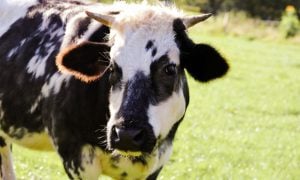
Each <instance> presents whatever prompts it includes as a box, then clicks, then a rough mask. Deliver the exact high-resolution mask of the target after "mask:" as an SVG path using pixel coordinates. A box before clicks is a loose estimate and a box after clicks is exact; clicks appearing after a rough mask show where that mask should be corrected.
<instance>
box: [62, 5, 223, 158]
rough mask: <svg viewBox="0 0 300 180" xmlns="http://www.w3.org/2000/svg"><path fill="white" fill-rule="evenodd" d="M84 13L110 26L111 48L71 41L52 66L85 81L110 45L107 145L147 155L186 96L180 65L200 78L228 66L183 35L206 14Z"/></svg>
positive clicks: (173, 123) (160, 10)
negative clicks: (72, 43)
mask: <svg viewBox="0 0 300 180" xmlns="http://www.w3.org/2000/svg"><path fill="white" fill-rule="evenodd" d="M87 15H88V16H89V17H91V18H93V19H95V20H97V21H99V22H101V23H102V24H104V25H106V26H109V27H110V28H111V30H110V43H111V47H108V46H107V45H105V44H97V43H91V42H86V43H83V44H79V45H75V46H72V47H70V48H68V49H67V50H65V52H63V53H61V54H60V55H59V56H58V59H57V64H58V66H59V68H60V70H62V71H67V72H69V73H71V74H73V75H74V76H75V77H77V78H79V79H81V80H83V81H85V82H90V81H95V80H97V79H99V78H100V77H101V76H102V74H103V73H104V72H105V71H106V70H107V69H108V66H107V65H104V64H102V63H101V60H103V59H105V58H107V57H108V56H107V55H106V56H105V53H106V52H108V49H109V48H110V52H109V55H110V62H111V63H110V65H109V66H110V69H111V71H109V73H110V80H109V81H110V84H111V90H110V101H109V102H110V105H109V109H110V114H111V117H110V119H109V122H108V124H107V138H108V139H107V140H108V146H109V148H110V149H112V150H116V151H117V152H122V153H124V152H125V153H126V154H127V155H133V156H139V155H141V154H143V153H150V152H152V151H153V150H154V149H155V148H156V147H157V145H158V144H160V143H161V141H163V140H165V139H168V138H169V139H172V138H173V136H174V134H175V131H176V128H177V126H178V124H179V122H180V120H181V119H182V118H183V116H184V114H185V111H186V108H187V105H188V101H189V100H188V98H189V95H188V88H187V82H186V77H185V72H184V69H186V70H187V72H189V74H190V75H191V76H192V77H193V78H195V79H196V80H198V81H202V82H206V81H209V80H212V79H215V78H218V77H221V76H223V75H224V74H225V73H226V72H227V70H228V65H227V63H226V62H225V60H224V59H223V58H222V57H221V55H220V54H219V53H218V52H217V51H216V50H215V49H214V48H212V47H211V46H209V45H206V44H195V43H194V42H193V41H192V40H191V39H189V37H188V36H187V34H186V29H187V28H189V27H191V26H193V25H194V24H196V23H198V22H200V21H203V20H205V19H206V18H208V17H209V16H210V15H209V14H205V15H199V16H192V17H186V16H183V15H181V14H180V13H178V11H176V10H173V9H172V10H170V9H168V8H165V7H152V6H146V5H141V6H137V7H135V9H134V10H133V9H130V8H129V9H126V8H125V9H124V10H123V11H122V12H120V13H114V15H107V14H97V13H91V12H87ZM83 51H85V52H88V53H81V52H83ZM81 54H88V56H86V57H83V56H82V55H81ZM99 60H100V61H99ZM107 72H108V71H107Z"/></svg>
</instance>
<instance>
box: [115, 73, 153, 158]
mask: <svg viewBox="0 0 300 180" xmlns="http://www.w3.org/2000/svg"><path fill="white" fill-rule="evenodd" d="M152 93H153V92H152V89H151V81H150V79H149V78H147V77H146V76H145V75H144V74H143V73H142V72H138V73H137V74H136V75H135V76H134V78H133V79H132V80H130V81H128V82H127V83H126V86H125V90H124V95H123V100H122V104H121V107H120V109H119V111H118V113H117V116H116V118H117V119H119V118H121V117H122V118H123V121H122V122H120V123H119V124H117V125H116V126H118V127H119V128H122V129H125V130H126V129H128V130H129V129H140V130H141V131H142V134H144V136H143V142H142V143H140V144H139V146H140V151H142V152H148V153H150V152H151V151H152V149H153V148H154V145H155V143H156V139H155V136H154V132H153V130H152V126H151V125H150V124H149V123H148V119H149V118H148V115H147V110H148V107H149V103H150V98H151V97H153V95H152ZM112 135H113V134H112ZM124 148H126V147H124Z"/></svg>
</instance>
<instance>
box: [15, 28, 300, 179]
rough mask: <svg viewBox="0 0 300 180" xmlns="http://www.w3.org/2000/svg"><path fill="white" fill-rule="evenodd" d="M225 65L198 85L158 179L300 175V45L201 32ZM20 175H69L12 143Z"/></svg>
mask: <svg viewBox="0 0 300 180" xmlns="http://www.w3.org/2000/svg"><path fill="white" fill-rule="evenodd" d="M199 28H201V27H198V28H194V29H193V30H192V31H191V35H192V37H193V39H194V40H195V41H197V42H207V43H209V44H212V45H214V46H215V47H217V49H219V50H220V51H221V52H222V54H224V56H225V57H227V58H228V60H229V62H230V65H231V70H230V72H229V74H228V75H227V76H226V77H225V78H223V79H220V80H217V81H214V82H211V83H208V84H200V83H196V82H195V81H194V80H192V79H191V78H190V79H189V80H190V81H189V82H190V91H191V95H190V96H191V103H190V106H189V109H188V111H187V114H186V118H185V120H184V122H183V123H182V124H181V126H180V128H179V131H178V133H177V136H176V140H175V143H174V144H175V147H174V153H173V156H172V158H171V160H170V161H169V163H168V164H167V165H166V166H165V167H164V169H163V171H162V173H161V174H160V177H159V179H163V180H170V179H193V180H194V179H297V178H300V45H299V44H288V43H272V42H262V41H248V40H246V39H242V38H234V37H221V36H212V35H201V34H200V33H199V32H198V33H197V31H198V30H197V29H199ZM14 155H15V156H14V157H15V159H14V160H15V166H16V171H17V176H18V179H26V180H27V179H43V180H46V179H55V180H56V179H67V177H66V176H65V175H64V171H63V168H62V165H61V163H60V161H59V158H58V156H57V155H56V154H55V153H38V152H36V151H28V150H26V149H23V148H20V147H16V146H15V147H14Z"/></svg>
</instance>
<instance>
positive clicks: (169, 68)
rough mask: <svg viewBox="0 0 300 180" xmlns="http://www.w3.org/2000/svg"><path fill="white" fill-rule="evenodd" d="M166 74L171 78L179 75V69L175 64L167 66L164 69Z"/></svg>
mask: <svg viewBox="0 0 300 180" xmlns="http://www.w3.org/2000/svg"><path fill="white" fill-rule="evenodd" d="M164 71H165V73H166V74H167V75H169V76H173V75H175V74H177V68H176V65H175V64H168V65H166V66H165V69H164Z"/></svg>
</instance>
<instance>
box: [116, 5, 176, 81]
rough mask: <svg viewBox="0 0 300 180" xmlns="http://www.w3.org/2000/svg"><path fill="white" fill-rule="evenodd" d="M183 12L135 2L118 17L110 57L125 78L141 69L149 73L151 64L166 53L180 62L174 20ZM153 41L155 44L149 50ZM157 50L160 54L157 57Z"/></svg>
mask: <svg viewBox="0 0 300 180" xmlns="http://www.w3.org/2000/svg"><path fill="white" fill-rule="evenodd" d="M179 16H181V13H180V12H178V11H176V10H174V9H168V8H166V7H164V8H163V7H160V6H149V5H132V6H129V7H128V8H127V7H126V9H125V10H124V11H122V12H121V13H120V15H117V16H116V22H115V23H114V24H113V25H112V30H111V33H110V40H111V41H112V42H113V46H112V49H111V52H110V56H111V58H112V60H113V61H115V62H116V63H117V64H118V65H119V66H120V67H121V68H122V70H123V80H124V81H127V80H129V79H131V78H132V77H133V76H134V75H135V74H136V72H137V71H142V72H143V73H144V74H145V75H146V76H147V75H149V74H150V65H151V63H152V62H153V61H155V60H158V59H159V58H160V57H161V56H163V55H166V54H167V55H168V57H169V58H170V61H171V62H173V63H175V64H179V49H178V47H177V45H176V43H175V37H174V36H175V34H174V32H173V21H174V19H176V18H177V17H179ZM149 41H152V42H153V46H152V47H151V48H150V49H148V50H146V45H147V43H148V42H149ZM153 49H156V53H154V54H155V55H154V56H153V53H152V52H153Z"/></svg>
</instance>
